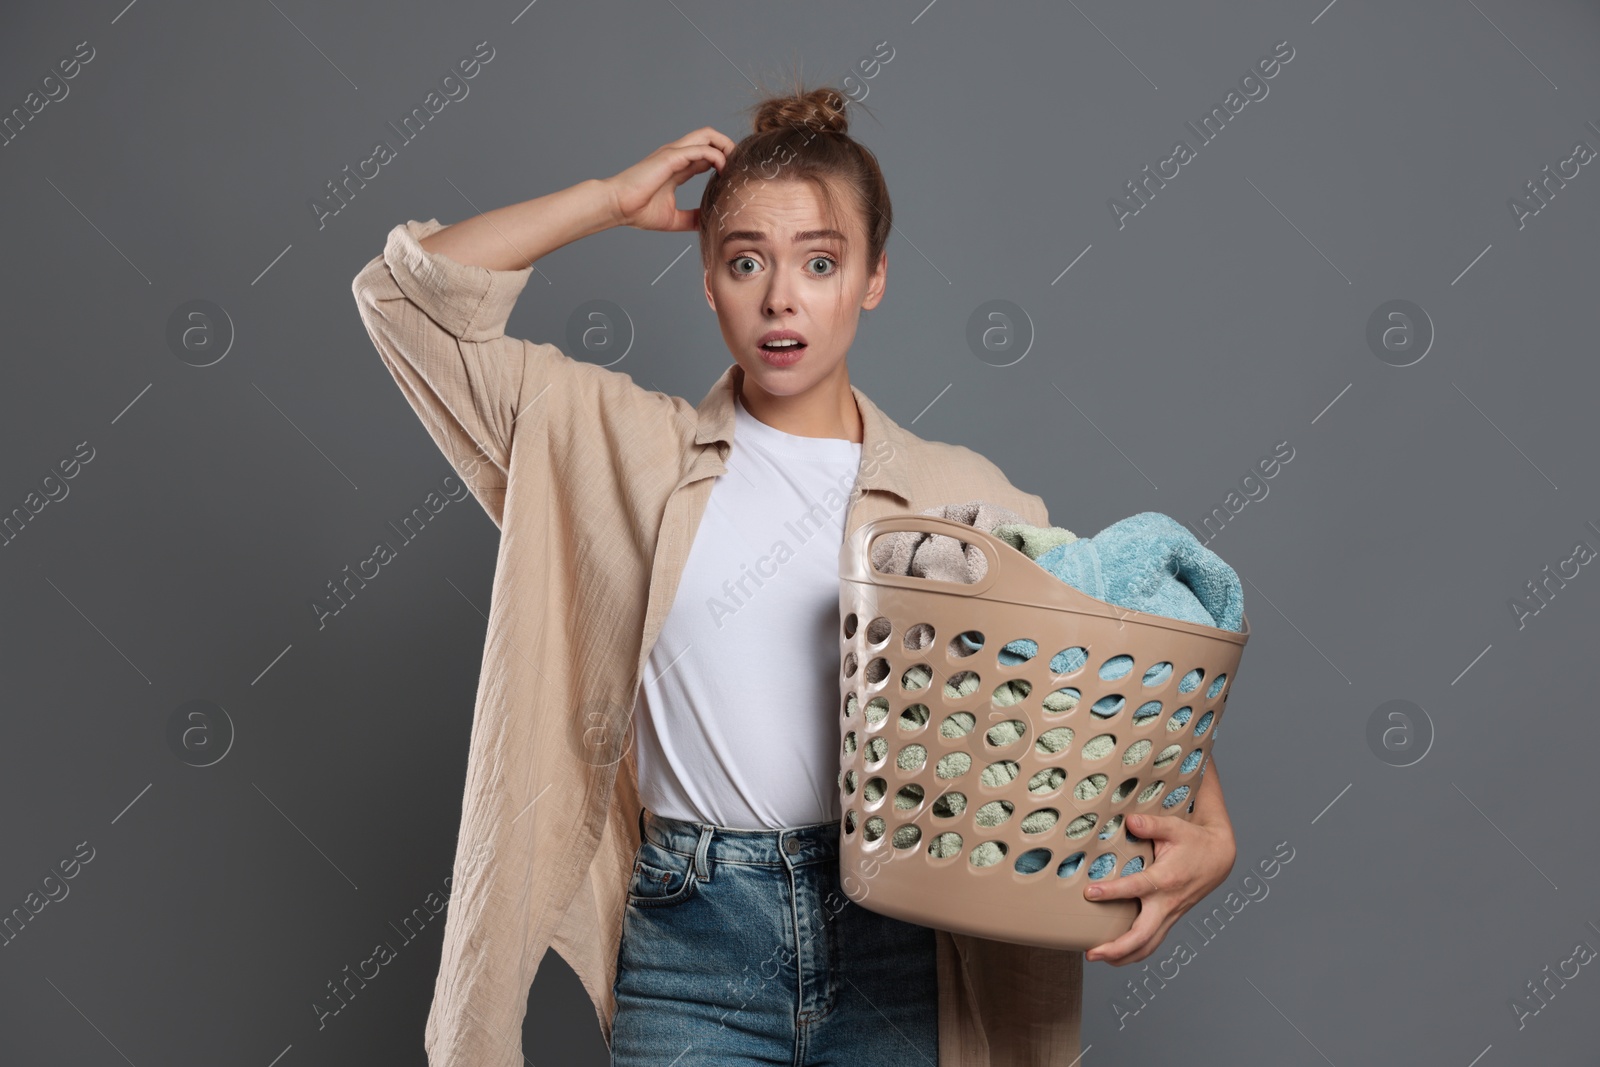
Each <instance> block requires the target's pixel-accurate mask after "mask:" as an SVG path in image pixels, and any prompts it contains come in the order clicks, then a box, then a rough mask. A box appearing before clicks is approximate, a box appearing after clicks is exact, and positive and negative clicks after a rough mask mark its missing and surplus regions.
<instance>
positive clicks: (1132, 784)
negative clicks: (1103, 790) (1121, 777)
mask: <svg viewBox="0 0 1600 1067" xmlns="http://www.w3.org/2000/svg"><path fill="white" fill-rule="evenodd" d="M1137 788H1139V779H1137V778H1129V779H1127V780H1125V781H1124V782H1123V783H1122V784H1121V785H1119V786H1117V790H1116V792H1114V793H1112V794H1111V803H1113V804H1121V803H1122V802H1123V801H1124V800H1127V799H1128V796H1129V795H1130V794H1131V793H1132V792H1133V791H1134V790H1135V789H1137Z"/></svg>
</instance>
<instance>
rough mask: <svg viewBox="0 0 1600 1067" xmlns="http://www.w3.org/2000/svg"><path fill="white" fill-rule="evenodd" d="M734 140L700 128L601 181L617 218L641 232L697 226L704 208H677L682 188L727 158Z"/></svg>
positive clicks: (705, 128) (623, 223) (718, 165)
mask: <svg viewBox="0 0 1600 1067" xmlns="http://www.w3.org/2000/svg"><path fill="white" fill-rule="evenodd" d="M732 151H733V140H732V139H731V138H729V137H728V135H727V134H725V133H721V132H719V131H717V130H714V129H712V128H711V127H710V126H702V127H700V129H698V130H694V131H693V132H691V133H686V134H684V135H683V136H682V137H680V138H678V139H677V140H676V141H672V142H669V143H667V144H664V145H662V146H661V147H660V148H658V149H656V150H655V151H654V152H651V153H650V154H649V155H648V156H646V157H644V158H643V159H641V160H640V161H639V162H637V163H635V164H634V165H633V166H631V167H629V168H628V169H627V170H625V171H622V172H621V173H619V174H615V175H613V176H611V177H610V178H603V179H601V181H602V183H603V184H604V185H605V186H606V189H607V191H608V192H609V193H610V194H611V200H612V203H613V205H614V206H615V213H616V217H617V222H618V223H619V224H620V225H626V226H634V227H637V228H638V229H641V230H665V231H674V230H693V229H697V228H699V225H700V209H699V208H689V209H684V208H680V207H678V201H677V194H678V186H680V185H682V184H683V183H684V182H686V181H688V180H689V179H690V178H692V177H694V176H695V175H696V174H699V173H700V172H702V171H705V170H709V169H711V168H713V167H714V168H716V169H717V170H718V171H720V170H722V168H723V167H724V166H725V165H726V164H727V162H728V153H729V152H732Z"/></svg>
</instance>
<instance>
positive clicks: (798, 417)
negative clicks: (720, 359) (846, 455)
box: [734, 362, 863, 444]
mask: <svg viewBox="0 0 1600 1067" xmlns="http://www.w3.org/2000/svg"><path fill="white" fill-rule="evenodd" d="M734 392H735V393H736V394H737V395H738V397H739V398H740V399H741V400H742V401H743V402H744V406H745V410H746V411H748V412H750V414H751V415H753V416H755V417H756V418H757V419H760V420H761V421H762V422H764V423H766V424H767V425H768V426H771V427H772V428H774V429H777V430H782V431H783V432H784V433H790V434H794V435H795V436H796V437H831V438H840V439H843V440H846V441H854V442H855V443H856V444H860V443H861V440H862V436H863V428H862V423H861V410H860V408H859V407H858V406H857V405H856V398H855V394H854V393H853V392H852V391H851V389H850V375H849V373H848V372H847V371H846V369H845V365H844V364H843V363H842V362H841V363H840V364H839V366H838V367H837V368H836V370H835V372H834V373H832V374H830V375H828V377H826V378H823V379H822V380H821V381H819V382H817V384H816V385H814V386H812V387H811V388H810V389H808V390H806V391H805V392H803V393H797V394H795V395H794V396H773V395H771V394H769V393H766V392H764V391H762V389H761V388H760V387H759V386H757V385H755V384H754V383H752V382H751V381H750V379H749V376H748V375H746V374H745V372H744V368H743V367H740V368H739V369H738V370H737V371H736V372H735V373H734Z"/></svg>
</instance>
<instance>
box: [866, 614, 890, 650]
mask: <svg viewBox="0 0 1600 1067" xmlns="http://www.w3.org/2000/svg"><path fill="white" fill-rule="evenodd" d="M893 632H894V624H893V623H892V622H890V621H889V620H888V618H886V617H885V616H883V615H879V616H878V617H877V618H876V619H873V620H872V621H871V622H869V623H867V646H868V647H869V648H879V647H882V645H883V644H884V643H885V642H887V641H888V640H889V635H890V634H891V633H893Z"/></svg>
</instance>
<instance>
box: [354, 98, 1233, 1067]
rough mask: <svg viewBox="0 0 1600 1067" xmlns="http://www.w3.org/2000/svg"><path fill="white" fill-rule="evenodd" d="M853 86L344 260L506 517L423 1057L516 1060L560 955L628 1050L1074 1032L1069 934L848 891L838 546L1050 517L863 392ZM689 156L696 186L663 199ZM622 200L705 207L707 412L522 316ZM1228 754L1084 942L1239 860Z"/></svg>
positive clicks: (614, 220) (444, 438)
mask: <svg viewBox="0 0 1600 1067" xmlns="http://www.w3.org/2000/svg"><path fill="white" fill-rule="evenodd" d="M844 106H845V100H844V97H843V96H842V95H841V94H839V93H838V92H836V91H834V90H831V89H817V90H814V91H812V92H809V93H807V92H799V91H797V92H796V93H794V94H793V95H792V96H780V97H774V98H771V99H768V100H766V101H764V102H763V103H762V104H760V105H759V107H758V108H757V113H756V118H755V129H754V132H753V133H752V134H751V135H749V136H748V137H746V138H745V139H744V140H743V141H741V142H739V143H738V144H735V143H734V142H733V141H732V140H731V139H730V138H728V137H727V136H725V135H723V134H722V133H719V132H718V131H716V130H713V129H710V128H702V129H700V130H696V131H694V132H692V133H689V134H686V135H685V136H683V137H682V138H679V139H678V140H677V141H674V142H671V143H670V144H666V145H663V146H661V147H660V148H658V149H657V150H656V151H654V152H652V153H651V154H650V155H649V156H647V157H646V158H645V159H643V160H642V161H640V162H639V163H637V164H635V165H634V166H632V167H630V168H628V169H627V170H624V171H622V172H621V173H619V174H617V175H615V176H614V177H612V178H609V179H605V180H588V181H584V182H580V183H579V184H578V185H575V186H573V187H571V188H569V189H565V190H562V191H560V192H557V193H552V194H549V195H547V196H542V197H539V198H537V199H534V200H530V201H527V202H524V203H520V204H515V205H512V206H509V207H503V208H499V209H496V210H493V211H489V212H487V213H484V214H482V215H478V216H475V217H473V218H470V219H467V220H464V221H462V222H458V223H456V224H454V225H451V226H441V225H440V224H439V223H438V221H437V220H431V221H429V222H426V223H422V222H408V223H406V224H405V225H403V226H396V227H395V228H394V229H393V230H392V231H391V232H390V234H389V240H388V243H387V245H386V247H385V249H384V253H383V255H381V256H378V257H376V258H375V259H373V260H372V261H371V262H369V263H368V264H367V266H366V267H365V268H364V269H363V270H362V272H361V273H360V274H359V275H358V276H357V278H356V280H355V282H354V285H353V290H354V292H355V294H356V298H357V302H358V305H359V306H360V308H361V313H362V317H363V320H364V322H365V323H366V325H367V327H368V330H369V333H370V334H371V336H372V338H373V341H374V343H375V344H376V345H377V347H378V350H379V353H380V354H381V355H382V357H383V359H384V362H385V365H386V366H387V367H388V368H389V370H390V371H391V373H393V375H394V377H395V379H396V381H397V382H398V383H399V385H400V386H401V389H402V390H403V392H404V393H405V396H406V398H407V400H408V401H409V402H410V403H411V404H412V406H413V407H414V408H415V409H416V411H417V413H418V414H419V415H420V416H421V417H422V419H423V421H424V423H425V425H426V426H427V427H428V429H429V431H430V433H431V434H432V435H433V438H434V440H435V441H436V442H437V443H438V444H439V446H440V448H441V449H442V450H443V451H444V453H445V455H446V456H447V457H448V458H449V460H450V462H451V463H452V465H453V466H454V467H455V469H456V470H457V472H458V473H460V474H461V476H462V478H463V479H464V480H465V481H466V482H467V484H468V486H469V487H470V488H471V489H472V491H473V493H474V494H475V495H476V497H477V499H478V500H479V502H480V503H481V504H482V505H483V506H484V508H485V510H486V511H488V513H489V514H490V516H491V517H492V518H493V519H494V520H495V522H496V524H497V525H499V526H500V528H501V532H502V536H501V547H500V553H499V558H498V561H497V565H496V571H495V584H494V593H493V603H492V606H491V614H490V618H489V627H488V631H489V632H488V637H487V641H486V647H485V652H484V666H483V679H482V682H481V683H480V686H479V691H478V700H477V707H476V711H475V717H474V721H473V729H472V739H471V750H470V753H469V760H468V770H467V789H466V797H465V801H464V805H463V812H462V827H461V834H460V837H459V839H458V842H457V850H456V861H455V873H454V876H453V877H454V884H453V888H452V899H451V905H450V909H449V913H448V916H447V920H446V926H445V934H444V937H445V944H444V953H443V961H442V963H441V966H440V971H439V977H438V981H437V984H436V988H435V997H434V1002H433V1008H432V1011H431V1013H430V1015H429V1018H428V1026H427V1035H426V1040H427V1046H428V1051H429V1059H430V1063H431V1064H432V1065H433V1067H444V1065H450V1067H467V1065H468V1064H470V1065H472V1067H483V1065H485V1064H491V1065H505V1067H512V1065H515V1064H519V1063H521V1062H522V1057H521V1056H520V1054H519V1049H520V1024H521V1020H522V1016H523V1012H524V1008H525V1004H526V996H527V991H528V988H529V984H530V983H531V982H532V979H533V976H534V973H535V971H536V970H537V967H538V963H539V960H540V958H541V957H542V956H543V953H544V951H545V950H546V948H547V947H552V946H553V947H555V948H556V949H557V950H558V951H559V952H560V953H561V955H562V956H563V957H564V958H565V959H566V960H567V961H568V963H569V964H571V965H572V966H573V968H574V969H575V970H576V971H577V973H578V975H579V977H580V979H581V980H582V981H583V983H584V986H585V988H586V990H587V991H588V993H589V995H590V998H591V999H592V1001H593V1002H594V1006H595V1010H596V1013H597V1016H598V1018H599V1020H600V1024H601V1028H602V1032H603V1033H604V1035H605V1037H606V1039H607V1042H608V1044H609V1046H610V1048H611V1051H612V1056H613V1063H615V1064H619V1065H626V1067H633V1065H640V1064H646V1063H650V1064H656V1063H660V1064H667V1063H672V1064H676V1065H681V1067H687V1065H688V1064H706V1065H710V1064H734V1063H769V1062H770V1063H786V1064H788V1063H792V1064H801V1063H804V1064H824V1063H830V1064H831V1063H838V1064H851V1065H873V1064H899V1063H928V1064H935V1063H936V1064H938V1065H939V1067H954V1065H958V1064H959V1065H961V1067H973V1065H996V1067H998V1065H1000V1064H1014V1063H1015V1064H1022V1063H1026V1064H1061V1065H1063V1067H1065V1065H1067V1064H1070V1063H1072V1062H1073V1061H1075V1060H1076V1058H1077V1057H1078V1055H1079V1047H1080V1046H1079V1020H1080V1016H1081V996H1082V994H1081V973H1082V962H1083V958H1084V956H1083V954H1082V953H1077V952H1062V951H1051V950H1044V949H1035V948H1030V947H1027V946H1021V945H1015V944H1009V943H1003V942H996V941H988V940H983V939H978V938H969V937H965V936H962V935H953V934H950V933H948V932H945V931H934V930H931V929H929V928H926V927H922V926H917V925H913V924H908V923H904V922H900V921H898V920H894V919H891V918H888V917H885V916H883V915H880V914H878V913H876V912H874V911H872V910H870V909H868V908H865V907H862V906H861V905H859V904H857V903H855V902H853V901H852V900H851V899H850V898H849V897H848V896H847V895H846V894H845V892H844V887H843V886H841V885H840V883H839V870H838V838H839V834H840V825H839V823H840V816H841V811H840V797H839V791H838V789H839V787H838V776H839V733H838V720H837V712H836V711H835V709H837V708H838V707H839V675H838V666H839V660H838V640H839V638H838V632H837V631H838V626H839V618H838V613H839V610H838V609H839V600H838V573H837V565H838V552H839V547H840V544H841V539H842V538H843V537H845V536H847V534H849V533H850V532H853V531H854V530H855V529H857V528H858V527H859V526H860V525H861V524H862V523H863V522H866V521H868V520H870V519H873V518H877V517H880V516H882V515H885V514H889V513H895V512H905V511H912V512H915V511H921V510H923V509H925V508H929V507H932V506H934V505H938V504H945V503H952V502H962V501H968V500H975V499H982V500H985V501H988V502H990V503H994V504H998V505H1002V506H1005V507H1008V508H1010V509H1012V510H1013V511H1016V512H1018V513H1020V514H1022V515H1023V516H1024V517H1025V518H1027V519H1028V521H1030V522H1034V523H1037V524H1039V525H1048V524H1049V517H1048V513H1047V511H1046V509H1045V506H1044V502H1043V500H1042V499H1041V498H1040V497H1038V496H1036V495H1034V494H1029V493H1025V492H1022V491H1021V490H1019V489H1017V488H1016V487H1015V486H1013V485H1011V483H1010V482H1009V481H1007V480H1006V478H1005V476H1004V475H1003V474H1002V473H1001V472H1000V470H999V469H998V468H997V467H995V466H994V464H992V463H991V462H989V461H988V460H987V459H985V458H984V457H982V456H981V455H979V454H978V453H976V452H973V451H972V450H970V449H967V448H964V447H962V446H960V445H953V444H945V443H941V442H935V441H926V440H923V439H921V438H918V437H916V436H915V435H913V434H911V433H910V432H908V431H906V430H905V429H903V428H901V427H900V426H898V425H896V424H895V423H894V422H893V421H892V420H890V419H889V418H888V417H887V416H886V415H884V413H883V412H882V411H881V410H880V409H879V408H878V407H877V406H876V405H875V404H874V403H873V402H872V401H871V400H870V399H868V398H867V396H866V395H865V394H864V393H862V392H861V391H860V390H859V389H857V388H855V387H854V386H853V385H851V384H850V379H849V372H848V368H847V364H846V356H847V353H848V352H849V350H850V347H851V343H852V341H853V340H854V337H855V331H856V326H857V322H858V318H859V315H860V314H861V312H862V311H863V310H866V309H870V308H873V307H875V306H877V304H878V303H879V302H880V301H881V300H882V298H883V294H884V288H885V282H886V277H887V263H888V261H887V256H886V254H885V251H884V246H885V243H886V241H887V239H888V236H889V231H890V225H891V220H892V211H891V209H890V203H889V196H888V191H887V189H886V187H885V184H884V180H883V175H882V173H881V171H880V170H879V168H878V164H877V161H876V159H875V158H874V157H873V155H872V153H871V152H870V151H868V150H867V149H866V148H864V147H863V146H861V145H860V144H859V143H857V142H856V141H855V140H854V139H853V138H851V137H850V136H849V135H848V133H847V132H846V131H847V122H846V119H845V116H844ZM707 170H711V171H713V174H712V176H711V178H710V180H709V181H708V183H707V185H706V188H705V191H704V194H703V196H702V199H701V203H700V207H699V208H698V209H696V210H692V211H690V210H683V209H680V208H678V207H677V205H676V201H675V191H676V189H677V187H678V186H680V185H682V184H683V183H684V182H685V181H687V180H688V179H689V178H691V177H693V176H694V175H696V174H700V173H703V172H705V171H707ZM619 225H628V226H633V227H636V228H639V229H645V230H657V231H667V232H672V231H688V230H696V231H698V235H699V242H700V252H701V264H702V268H703V270H704V279H705V281H704V286H705V296H706V300H707V302H708V304H709V305H710V307H711V309H712V310H713V311H714V312H715V313H716V315H717V319H718V322H719V324H720V327H721V332H722V337H723V340H724V342H725V343H726V345H727V347H728V350H729V352H730V353H731V354H732V356H733V360H734V362H733V365H732V366H729V367H727V369H726V370H725V371H724V372H723V373H722V375H721V376H720V377H719V378H718V380H717V381H716V383H715V384H714V385H713V386H712V388H711V390H710V392H709V393H708V394H707V395H706V397H705V399H704V400H702V401H701V402H700V403H699V404H698V405H691V404H690V403H689V402H688V401H685V400H683V399H681V398H678V397H671V396H667V395H665V394H662V393H658V392H651V391H648V390H645V389H643V388H642V387H640V386H639V385H637V384H636V383H634V382H633V381H632V379H631V377H629V376H628V375H626V374H623V373H620V372H618V371H614V370H610V369H606V368H602V367H599V366H597V365H594V364H589V363H586V362H581V361H576V360H573V359H571V358H569V357H567V356H566V355H565V354H564V353H562V352H561V351H560V350H559V349H558V348H556V347H555V346H554V345H550V344H537V343H533V342H529V341H524V340H520V339H515V338H508V337H506V336H505V335H504V326H505V322H506V319H507V317H508V316H509V314H510V311H511V308H512V306H513V304H514V303H515V301H516V298H517V296H518V294H519V293H520V292H521V291H522V288H523V287H524V286H525V285H526V283H527V281H528V279H529V276H530V275H531V273H532V271H533V269H534V267H533V264H535V263H536V262H537V261H538V260H539V259H541V258H542V257H544V256H546V255H547V254H549V253H550V252H552V251H554V250H555V249H557V248H559V247H561V246H563V245H565V244H567V243H569V242H571V241H574V240H577V239H578V238H580V237H583V236H585V235H587V234H591V233H595V232H598V231H600V230H602V229H605V228H608V227H611V226H619ZM542 273H543V272H541V274H542ZM640 347H645V346H644V345H643V344H642V343H641V346H640ZM648 347H649V348H659V347H661V346H660V345H659V344H657V343H655V342H654V341H652V342H651V343H650V345H649V346H648ZM914 366H915V361H910V362H908V363H907V368H908V369H911V368H913V367H914ZM925 395H926V394H925V393H924V392H923V391H922V390H917V396H918V398H919V399H920V398H921V397H923V396H925ZM1209 782H1210V784H1208V785H1207V786H1206V787H1205V788H1204V789H1201V790H1199V791H1198V794H1197V799H1196V806H1195V809H1194V819H1193V822H1192V823H1190V822H1185V821H1183V820H1179V819H1177V818H1158V819H1156V820H1154V822H1155V823H1157V824H1165V825H1155V826H1148V827H1143V828H1140V833H1141V836H1144V837H1149V838H1155V839H1156V861H1155V862H1154V863H1153V864H1152V865H1151V866H1150V867H1149V868H1147V869H1146V871H1144V872H1142V873H1141V874H1140V875H1136V876H1130V877H1126V878H1121V879H1113V880H1111V881H1109V882H1105V883H1097V884H1100V885H1103V886H1104V887H1105V888H1106V889H1107V890H1108V892H1107V894H1106V895H1107V897H1117V896H1125V897H1126V896H1136V895H1137V896H1140V897H1141V900H1142V907H1143V910H1142V912H1141V914H1140V917H1139V920H1138V922H1137V924H1136V925H1135V927H1134V929H1132V930H1130V931H1129V933H1128V934H1127V935H1124V936H1123V937H1122V938H1119V939H1117V941H1115V942H1112V943H1110V944H1108V945H1105V946H1099V947H1098V948H1097V949H1096V950H1094V952H1093V954H1092V956H1093V955H1098V956H1099V957H1100V958H1107V959H1110V960H1112V962H1114V963H1128V962H1134V961H1136V960H1138V959H1142V958H1144V956H1145V955H1148V954H1149V953H1150V952H1151V951H1153V950H1154V949H1155V947H1156V946H1157V945H1158V944H1159V943H1160V940H1161V938H1162V937H1163V936H1164V935H1165V933H1166V930H1167V929H1168V928H1169V927H1170V926H1171V924H1172V922H1174V921H1176V919H1177V918H1178V916H1179V915H1181V914H1182V913H1183V911H1185V910H1187V909H1188V907H1190V906H1192V905H1193V903H1194V902H1196V901H1198V900H1199V899H1200V898H1201V897H1203V896H1204V895H1205V894H1206V893H1207V892H1209V891H1210V890H1211V889H1213V888H1215V887H1216V886H1217V885H1218V884H1220V883H1221V881H1222V880H1223V878H1225V877H1226V875H1227V873H1228V870H1229V869H1230V868H1231V866H1232V862H1233V842H1232V835H1231V828H1230V827H1229V824H1228V821H1227V813H1226V810H1225V808H1224V807H1223V803H1222V794H1221V787H1220V784H1219V783H1218V781H1217V779H1216V771H1215V767H1214V765H1213V767H1212V768H1211V772H1210V775H1209ZM1148 821H1149V820H1147V822H1148Z"/></svg>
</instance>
